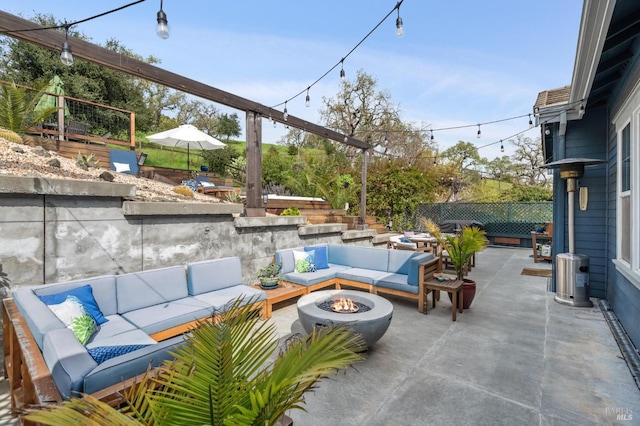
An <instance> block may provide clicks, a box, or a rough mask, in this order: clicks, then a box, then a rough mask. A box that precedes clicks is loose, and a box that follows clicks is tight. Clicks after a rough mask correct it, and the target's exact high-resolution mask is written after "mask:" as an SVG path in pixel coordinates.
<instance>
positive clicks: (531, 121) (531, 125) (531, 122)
mask: <svg viewBox="0 0 640 426" xmlns="http://www.w3.org/2000/svg"><path fill="white" fill-rule="evenodd" d="M529 128H530V129H531V128H533V120H532V119H531V114H529Z"/></svg>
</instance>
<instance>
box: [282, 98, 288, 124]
mask: <svg viewBox="0 0 640 426" xmlns="http://www.w3.org/2000/svg"><path fill="white" fill-rule="evenodd" d="M282 118H283V119H284V121H287V120H288V119H289V113H288V112H287V101H284V111H283V112H282Z"/></svg>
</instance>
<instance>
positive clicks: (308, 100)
mask: <svg viewBox="0 0 640 426" xmlns="http://www.w3.org/2000/svg"><path fill="white" fill-rule="evenodd" d="M304 106H306V107H307V108H309V106H311V98H310V97H309V87H307V97H306V98H305V99H304Z"/></svg>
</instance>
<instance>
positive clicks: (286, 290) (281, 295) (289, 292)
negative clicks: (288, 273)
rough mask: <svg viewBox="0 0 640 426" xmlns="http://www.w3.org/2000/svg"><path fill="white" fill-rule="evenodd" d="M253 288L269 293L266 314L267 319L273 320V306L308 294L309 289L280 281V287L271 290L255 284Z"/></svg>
mask: <svg viewBox="0 0 640 426" xmlns="http://www.w3.org/2000/svg"><path fill="white" fill-rule="evenodd" d="M251 287H253V288H255V289H258V290H262V291H264V292H265V293H267V300H266V303H265V312H264V317H265V318H271V313H272V310H273V305H274V304H275V303H278V302H284V301H285V300H289V299H293V298H294V297H297V296H302V295H304V294H307V287H305V286H303V285H298V284H293V283H289V282H285V281H280V284H279V285H278V287H277V288H274V289H271V290H265V289H263V288H262V287H261V286H260V284H254V285H252V286H251Z"/></svg>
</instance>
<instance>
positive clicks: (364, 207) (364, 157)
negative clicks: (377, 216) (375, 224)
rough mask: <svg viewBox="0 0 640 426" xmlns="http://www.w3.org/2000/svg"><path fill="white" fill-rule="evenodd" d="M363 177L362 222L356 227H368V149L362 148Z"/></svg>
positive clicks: (361, 194)
mask: <svg viewBox="0 0 640 426" xmlns="http://www.w3.org/2000/svg"><path fill="white" fill-rule="evenodd" d="M361 174H362V178H361V181H360V188H361V191H360V223H359V224H358V225H357V226H356V229H360V230H362V229H367V223H366V216H367V150H366V148H363V149H362V173H361Z"/></svg>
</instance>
